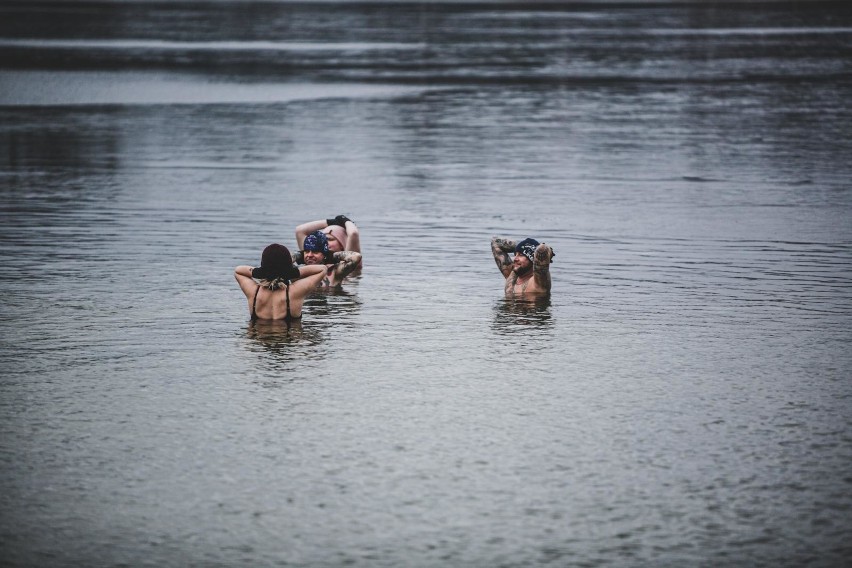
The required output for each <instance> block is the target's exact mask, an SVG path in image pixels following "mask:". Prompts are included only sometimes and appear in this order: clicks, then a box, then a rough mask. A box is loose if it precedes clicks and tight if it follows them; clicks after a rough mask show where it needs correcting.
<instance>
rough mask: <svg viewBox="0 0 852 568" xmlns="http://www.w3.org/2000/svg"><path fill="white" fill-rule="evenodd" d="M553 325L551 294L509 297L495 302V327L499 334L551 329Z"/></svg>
mask: <svg viewBox="0 0 852 568" xmlns="http://www.w3.org/2000/svg"><path fill="white" fill-rule="evenodd" d="M552 326H553V316H552V314H551V313H550V296H538V297H529V298H518V297H514V298H513V297H507V298H501V299H499V300H497V302H496V303H495V304H494V324H493V329H494V331H496V332H497V333H499V334H502V335H510V334H514V333H518V332H521V333H528V332H530V331H542V330H549V329H550V328H552Z"/></svg>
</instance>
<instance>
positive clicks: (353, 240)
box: [343, 219, 361, 261]
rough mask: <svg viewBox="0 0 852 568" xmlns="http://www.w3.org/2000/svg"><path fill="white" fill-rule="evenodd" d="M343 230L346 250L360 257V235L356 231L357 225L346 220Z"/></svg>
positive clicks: (350, 220)
mask: <svg viewBox="0 0 852 568" xmlns="http://www.w3.org/2000/svg"><path fill="white" fill-rule="evenodd" d="M343 228H344V229H345V230H346V250H348V251H353V252H357V253H359V257H360V252H361V233H360V232H359V231H358V225H356V224H355V221H353V220H352V219H346V222H345V223H344V225H343ZM359 261H360V258H359Z"/></svg>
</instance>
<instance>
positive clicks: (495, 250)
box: [491, 237, 517, 278]
mask: <svg viewBox="0 0 852 568" xmlns="http://www.w3.org/2000/svg"><path fill="white" fill-rule="evenodd" d="M516 244H517V243H515V241H513V240H510V239H503V238H500V237H491V254H493V255H494V262H496V263H497V268H498V269H500V272H501V273H502V274H503V277H504V278H508V277H509V275H510V274H511V273H512V257H510V256H509V253H510V252H514V250H515V245H516Z"/></svg>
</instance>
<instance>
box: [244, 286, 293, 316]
mask: <svg viewBox="0 0 852 568" xmlns="http://www.w3.org/2000/svg"><path fill="white" fill-rule="evenodd" d="M259 292H260V285H258V286H257V288H256V289H255V291H254V300H253V301H252V303H251V321H257V319H258V318H257V310H256V309H255V308H256V306H257V294H258V293H259ZM284 294H285V295H286V298H287V317H286V318H284V320H285V321H290V320H295V319H301V317H302V316H301V315H300V316H298V317H296V316H293V315H291V314H290V285H289V284H285V285H284Z"/></svg>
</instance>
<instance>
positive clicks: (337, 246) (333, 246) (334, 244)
mask: <svg viewBox="0 0 852 568" xmlns="http://www.w3.org/2000/svg"><path fill="white" fill-rule="evenodd" d="M324 232H325V236H326V237H328V250H330V251H331V252H341V251H342V250H343V245H342V244H341V243H340V241H338V240H337V237H335V236H334V235H333V234H331V231H324Z"/></svg>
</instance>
